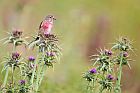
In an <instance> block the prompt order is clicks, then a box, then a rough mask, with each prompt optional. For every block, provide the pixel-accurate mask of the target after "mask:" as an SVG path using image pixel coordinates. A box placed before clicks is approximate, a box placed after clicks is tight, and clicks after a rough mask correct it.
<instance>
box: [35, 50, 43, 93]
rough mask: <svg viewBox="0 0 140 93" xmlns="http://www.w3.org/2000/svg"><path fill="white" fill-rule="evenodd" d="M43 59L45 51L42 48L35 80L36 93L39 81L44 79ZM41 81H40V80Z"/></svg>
mask: <svg viewBox="0 0 140 93" xmlns="http://www.w3.org/2000/svg"><path fill="white" fill-rule="evenodd" d="M44 58H45V49H44V48H43V53H42V61H41V63H42V64H41V63H40V65H39V70H38V74H37V80H36V92H37V91H38V88H39V86H40V83H41V82H40V80H41V79H43V77H44V75H43V74H44ZM41 81H42V80H41Z"/></svg>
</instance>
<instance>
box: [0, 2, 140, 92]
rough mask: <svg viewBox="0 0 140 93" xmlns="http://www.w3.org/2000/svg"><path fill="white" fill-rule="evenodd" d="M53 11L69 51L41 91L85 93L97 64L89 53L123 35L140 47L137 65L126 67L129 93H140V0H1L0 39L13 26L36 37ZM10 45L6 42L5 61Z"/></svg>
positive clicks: (3, 48)
mask: <svg viewBox="0 0 140 93" xmlns="http://www.w3.org/2000/svg"><path fill="white" fill-rule="evenodd" d="M48 14H53V15H54V16H55V17H56V18H57V20H56V22H55V26H54V29H53V33H56V34H57V35H58V36H59V38H60V42H61V47H62V48H63V51H62V53H63V55H62V57H61V63H60V64H55V68H54V69H51V68H50V69H48V71H47V73H46V74H47V75H46V76H45V79H44V81H43V84H42V87H41V88H40V90H41V93H85V84H86V82H85V80H84V79H82V74H83V72H84V71H86V70H88V69H89V68H91V64H92V63H91V62H90V61H89V60H90V58H89V56H90V55H92V54H95V53H97V52H96V50H97V49H99V48H104V47H110V46H111V45H110V43H112V42H114V41H115V40H116V38H118V37H119V36H126V37H128V38H130V39H131V40H133V41H134V42H133V44H134V47H135V49H136V50H135V53H132V56H131V57H132V59H134V60H135V61H134V62H131V67H132V69H131V70H130V69H128V68H127V67H125V68H124V73H123V74H124V75H123V86H122V87H123V93H140V79H139V78H140V63H139V60H140V58H139V53H140V50H139V48H140V44H139V40H140V0H0V38H3V37H5V36H6V32H8V31H11V29H12V28H20V29H22V30H23V31H24V35H25V36H29V37H30V36H32V35H35V34H36V33H37V30H38V27H39V24H40V22H41V21H42V20H43V19H44V17H45V16H46V15H48ZM10 47H11V46H8V47H7V46H4V45H2V43H1V44H0V60H3V59H2V58H3V57H4V55H7V53H8V51H11V49H10ZM19 51H21V52H22V51H25V49H24V48H19ZM28 53H29V52H27V50H26V51H25V53H23V54H24V55H26V54H28ZM29 54H34V52H33V53H29ZM135 54H136V55H135ZM1 68H2V67H1ZM2 78H3V75H2V74H1V75H0V82H2Z"/></svg>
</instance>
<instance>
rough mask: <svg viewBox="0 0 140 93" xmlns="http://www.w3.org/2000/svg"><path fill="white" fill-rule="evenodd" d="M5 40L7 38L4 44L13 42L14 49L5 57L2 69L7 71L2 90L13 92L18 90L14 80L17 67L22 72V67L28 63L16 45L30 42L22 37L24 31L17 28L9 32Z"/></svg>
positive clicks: (8, 92)
mask: <svg viewBox="0 0 140 93" xmlns="http://www.w3.org/2000/svg"><path fill="white" fill-rule="evenodd" d="M3 40H5V42H4V44H7V43H11V44H12V45H13V46H12V47H13V51H12V53H11V54H10V55H9V56H8V57H5V61H4V62H3V63H4V67H3V69H2V72H4V71H6V73H5V78H4V82H3V85H2V92H4V93H5V92H6V93H13V92H16V91H17V89H16V88H17V87H15V85H16V83H15V80H14V74H15V73H14V72H15V71H16V69H20V72H21V73H22V70H23V69H22V68H24V65H25V64H26V63H25V62H24V61H23V58H22V56H21V54H20V53H18V52H17V51H16V47H17V46H19V45H22V44H24V45H27V44H28V43H27V41H26V40H25V39H24V38H23V37H22V31H21V30H17V29H15V30H13V31H12V32H11V33H9V37H6V38H4V39H3ZM9 71H10V72H11V77H10V78H11V80H10V81H9V82H8V84H7V79H8V75H9Z"/></svg>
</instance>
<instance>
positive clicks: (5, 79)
mask: <svg viewBox="0 0 140 93" xmlns="http://www.w3.org/2000/svg"><path fill="white" fill-rule="evenodd" d="M8 74H9V68H7V69H6V73H5V78H4V83H3V87H5V85H6V83H7V78H8Z"/></svg>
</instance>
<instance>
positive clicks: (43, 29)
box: [1, 16, 61, 93]
mask: <svg viewBox="0 0 140 93" xmlns="http://www.w3.org/2000/svg"><path fill="white" fill-rule="evenodd" d="M53 20H54V17H53V16H47V17H46V19H45V20H44V21H42V22H41V24H40V26H39V31H38V32H39V33H38V34H37V35H36V36H34V39H33V40H32V41H31V42H30V43H28V42H27V41H26V40H25V38H24V37H23V36H22V31H21V30H14V31H12V32H10V33H9V37H6V38H4V39H2V40H3V41H4V44H6V43H8V44H12V45H13V51H12V52H11V54H10V56H8V57H5V58H6V60H5V61H4V62H3V63H4V67H3V69H2V72H5V78H4V82H3V85H2V86H1V92H2V93H38V92H39V87H40V86H41V83H42V80H43V78H44V75H45V74H46V71H47V70H48V68H49V67H54V63H56V62H58V61H59V59H60V55H61V48H60V47H59V39H58V37H57V36H56V35H54V34H52V33H50V30H51V28H52V21H53ZM20 45H25V46H26V47H28V48H29V49H31V48H32V49H35V50H37V51H36V55H35V56H32V55H30V56H29V57H27V58H25V57H23V56H22V55H21V53H19V52H17V50H16V48H17V46H20Z"/></svg>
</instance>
